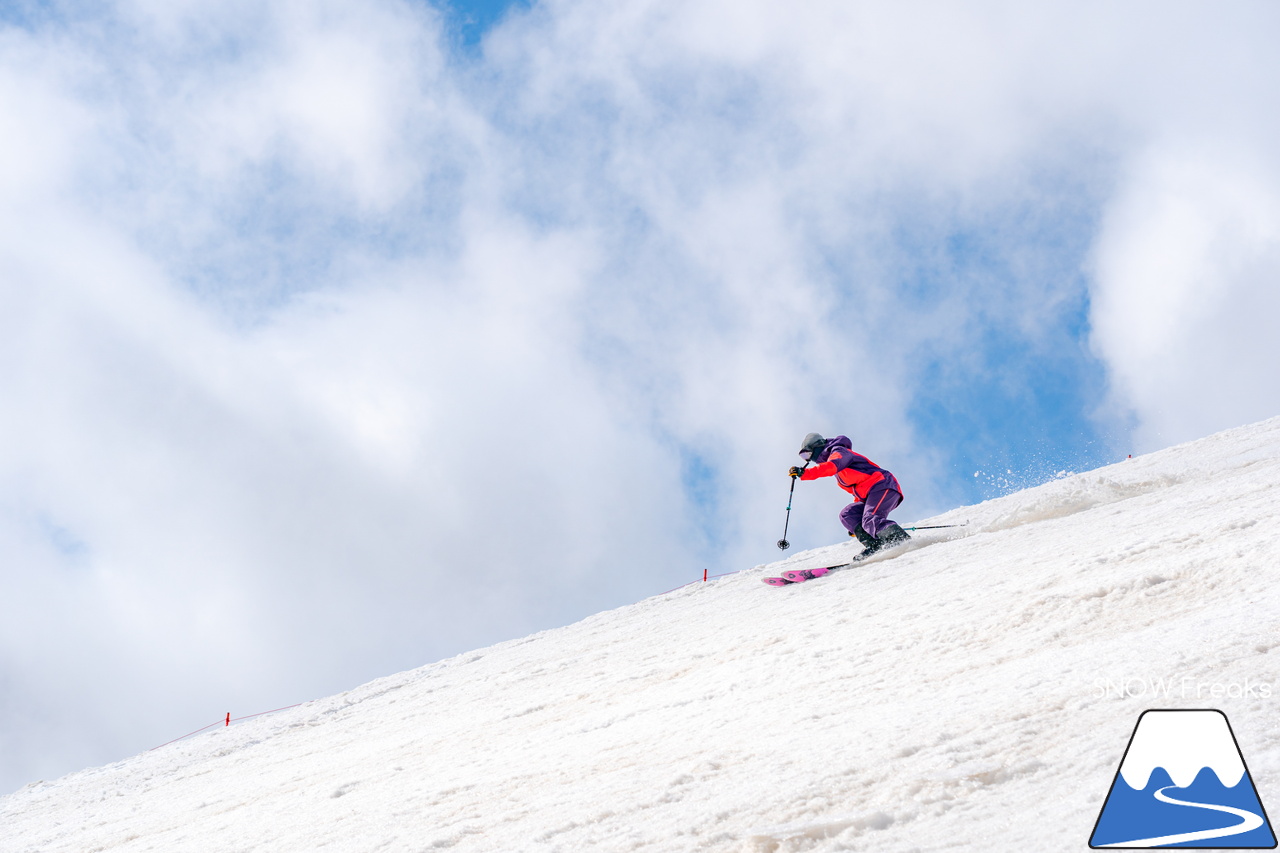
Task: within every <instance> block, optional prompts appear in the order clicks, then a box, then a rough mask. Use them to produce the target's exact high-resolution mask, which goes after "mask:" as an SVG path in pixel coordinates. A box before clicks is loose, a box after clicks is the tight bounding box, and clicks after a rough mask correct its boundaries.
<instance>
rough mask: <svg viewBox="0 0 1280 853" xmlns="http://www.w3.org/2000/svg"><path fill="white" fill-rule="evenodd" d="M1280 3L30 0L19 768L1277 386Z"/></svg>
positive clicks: (976, 496)
mask: <svg viewBox="0 0 1280 853" xmlns="http://www.w3.org/2000/svg"><path fill="white" fill-rule="evenodd" d="M1277 33H1280V7H1277V6H1276V5H1275V4H1274V3H1269V2H1258V3H1248V2H1239V3H1233V4H1229V5H1227V6H1223V5H1212V4H1193V3H1169V2H1150V3H1140V2H1132V3H1126V4H1114V3H1103V2H1098V3H1090V2H1078V1H1077V2H1071V3H1065V2H1063V3H1038V4H1025V3H1016V2H1002V3H982V2H973V3H967V4H964V5H963V6H959V5H957V4H949V3H888V2H881V3H857V2H849V0H829V2H828V0H814V2H810V3H806V4H803V5H802V6H800V7H795V6H785V5H784V4H778V3H773V2H756V0H732V2H730V0H678V2H677V0H615V2H610V3H597V2H588V0H537V2H533V3H531V4H526V3H522V2H516V3H514V4H507V3H503V2H485V3H475V4H470V5H468V4H466V3H462V2H459V3H457V4H456V5H430V4H428V3H426V2H422V1H421V0H359V2H357V0H269V2H261V0H253V2H247V0H224V2H220V3H213V4H210V3H204V2H193V0H115V2H95V3H80V2H70V0H68V2H58V0H53V2H35V0H26V2H23V0H0V126H2V128H3V131H2V132H0V580H2V581H3V590H2V592H0V792H4V791H9V790H13V789H15V788H16V787H18V786H20V785H22V784H25V783H27V782H29V781H33V780H35V779H41V778H46V779H47V778H51V777H54V776H57V775H60V774H63V773H66V772H69V771H72V770H76V769H80V768H82V767H86V766H90V765H93V764H100V763H104V762H107V761H111V760H114V759H117V758H121V757H123V756H126V755H129V754H132V753H134V752H137V751H140V750H142V749H146V748H148V747H152V746H155V745H157V744H159V743H162V742H164V741H166V740H168V739H170V738H171V737H175V736H177V735H180V734H183V733H185V732H186V731H188V730H190V729H194V728H197V727H198V726H200V725H204V724H205V723H208V722H212V721H213V720H215V719H217V718H219V717H220V716H221V715H222V714H224V713H226V712H227V711H231V712H232V713H233V714H234V715H237V716H239V715H241V714H248V713H253V712H256V711H262V710H267V709H270V708H274V707H279V706H282V705H287V704H291V703H293V702H299V701H303V700H306V699H310V698H315V697H318V696H323V695H328V694H331V693H335V692H338V691H341V690H344V689H346V688H349V687H352V686H355V685H356V684H359V683H361V682H363V681H365V680H368V679H371V678H374V677H377V676H380V675H385V674H389V673H392V672H395V671H398V670H402V669H406V668H410V667H414V666H418V665H421V664H424V663H428V662H430V661H433V660H437V659H439V658H441V657H444V656H448V655H451V654H454V653H457V652H460V651H464V650H467V649H470V648H474V647H477V646H480V645H484V644H488V643H491V642H495V641H498V640H502V639H508V638H512V637H518V636H523V635H525V634H528V633H530V632H533V631H536V630H540V629H544V628H548V627H553V626H557V625H561V624H565V623H566V622H569V621H572V620H574V619H577V618H580V617H582V616H584V615H587V614H589V613H593V612H596V611H599V610H601V609H604V608H608V607H612V606H617V605H620V604H623V603H628V602H632V601H635V600H637V599H639V598H641V597H644V596H646V595H650V594H653V593H657V592H662V591H663V590H665V589H668V588H670V587H673V586H676V585H677V584H680V583H683V582H685V581H688V580H692V579H694V578H696V577H700V576H701V573H702V571H703V569H704V568H707V569H709V570H710V571H711V572H712V573H716V572H721V571H729V570H733V569H740V568H744V567H749V566H752V565H755V564H758V563H761V562H765V561H767V560H769V559H771V558H773V557H774V556H776V555H777V554H778V552H777V550H776V548H775V547H774V542H775V541H776V540H777V539H778V537H779V535H780V534H781V532H782V529H781V528H782V522H783V510H784V509H785V506H786V498H787V495H786V492H787V486H788V481H787V478H786V476H785V472H786V468H787V467H788V466H789V465H791V464H793V463H794V462H795V461H796V457H795V451H796V449H797V448H798V445H799V443H800V439H801V437H802V436H803V435H804V434H805V433H806V432H809V431H814V430H816V431H818V432H822V433H824V434H828V435H834V434H837V433H846V434H848V435H850V436H851V437H852V438H853V440H854V444H855V447H857V448H858V449H859V450H862V451H863V452H865V453H867V454H868V455H870V456H871V457H872V458H873V459H876V460H877V461H879V462H880V463H882V464H884V465H885V466H886V467H889V468H891V469H892V470H894V471H895V472H896V473H897V474H898V475H899V477H900V479H901V480H902V481H903V483H904V487H905V489H906V493H907V501H906V503H905V504H904V506H903V507H902V509H901V510H900V511H899V512H898V513H897V515H896V517H897V518H898V519H899V520H901V521H903V522H910V521H913V520H915V519H918V518H923V517H926V516H927V515H928V514H930V513H932V512H936V511H938V510H942V509H946V508H949V507H953V506H956V505H959V504H963V503H968V502H975V501H978V500H982V499H983V498H985V497H990V496H992V495H994V494H996V493H998V492H1000V491H1002V490H1006V489H1009V488H1013V487H1017V486H1021V485H1028V484H1032V483H1035V482H1039V481H1041V480H1043V479H1045V478H1047V477H1051V476H1053V474H1054V473H1055V472H1056V471H1060V470H1081V469H1085V468H1089V467H1093V466H1096V465H1098V464H1102V463H1106V462H1110V461H1113V460H1115V459H1119V458H1123V457H1124V456H1125V454H1127V453H1138V452H1142V451H1146V450H1151V449H1156V448H1159V447H1164V446H1167V445H1169V444H1173V443H1176V442H1178V441H1182V440H1186V439H1191V438H1195V437H1199V436H1202V435H1205V434H1207V433H1210V432H1212V431H1214V430H1217V429H1221V428H1225V427H1230V426H1235V425H1239V424H1243V423H1246V422H1250V421H1255V420H1260V419H1262V418H1265V417H1269V416H1272V415H1276V414H1278V413H1280V380H1277V378H1276V372H1275V368H1274V364H1275V363H1277V360H1278V359H1280V352H1278V351H1280V339H1278V338H1277V335H1276V334H1275V333H1274V326H1275V322H1276V321H1275V318H1276V317H1278V316H1280V286H1277V276H1278V275H1280V110H1277V109H1275V93H1276V92H1277V91H1280V60H1278V59H1276V55H1275V50H1274V42H1275V37H1276V34H1277ZM840 495H841V493H840V492H838V490H837V489H835V487H834V486H832V485H831V484H829V483H814V484H809V483H806V484H803V486H802V487H801V488H800V489H798V490H797V494H796V499H795V509H794V511H793V517H792V527H791V533H790V539H791V540H792V542H793V543H794V544H795V545H796V546H797V547H811V546H816V545H821V544H828V543H830V542H833V541H837V540H838V539H839V538H840V537H841V536H843V531H842V529H841V528H840V526H839V524H838V522H837V520H836V518H835V513H836V512H837V511H838V509H839V507H840V506H841V505H842V504H843V501H841V500H840Z"/></svg>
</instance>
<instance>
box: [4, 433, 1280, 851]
mask: <svg viewBox="0 0 1280 853" xmlns="http://www.w3.org/2000/svg"><path fill="white" fill-rule="evenodd" d="M1277 510H1280V419H1274V420H1271V421H1267V422H1264V423H1262V424H1257V425H1254V426H1250V427H1245V428H1241V429H1237V430H1232V431H1230V432H1226V433H1221V434H1219V435H1215V436H1212V437H1210V438H1207V439H1204V440H1201V441H1197V442H1194V443H1190V444H1186V445H1182V446H1179V447H1174V448H1171V449H1168V450H1165V451H1161V452H1159V453H1155V454H1151V455H1149V456H1145V457H1141V458H1137V459H1132V460H1127V461H1125V462H1121V463H1119V464H1116V465H1113V466H1110V467H1108V468H1103V469H1100V470H1097V471H1092V472H1089V473H1085V474H1080V475H1076V476H1072V477H1069V478H1064V479H1062V480H1058V481H1055V482H1052V483H1049V484H1046V485H1043V486H1040V487H1038V488H1035V489H1030V490H1028V491H1025V492H1020V493H1018V494H1014V495H1010V496H1008V497H1005V498H1002V499H999V500H994V501H989V502H987V503H984V504H981V505H979V506H976V507H966V508H963V509H959V510H956V511H954V512H952V513H949V514H947V515H945V516H942V517H939V518H937V519H934V520H933V523H938V524H945V523H951V522H961V521H966V520H967V522H968V526H967V527H966V528H964V535H963V537H960V538H954V539H950V540H945V541H944V540H942V539H941V537H935V538H934V539H933V540H930V543H929V544H924V540H925V535H924V534H919V535H918V539H917V543H916V545H915V547H914V548H912V549H911V550H906V551H903V552H900V553H895V554H890V555H885V556H882V557H880V558H877V559H875V560H873V561H870V562H868V563H867V564H866V565H864V566H863V567H860V568H858V569H855V570H849V571H845V572H840V573H836V574H833V575H831V576H829V577H827V578H824V579H821V580H818V581H814V582H811V583H808V584H801V585H797V586H791V587H784V588H780V589H775V588H771V587H768V586H766V585H764V584H762V583H761V582H760V578H762V577H764V576H766V575H768V574H776V573H777V572H778V571H779V570H780V569H781V568H784V567H786V568H790V567H803V566H816V565H823V564H827V563H830V562H832V561H833V558H834V557H836V556H837V555H842V554H847V553H850V549H851V546H850V545H849V544H847V543H841V544H839V545H836V546H832V547H829V548H825V549H821V550H817V551H810V552H807V553H803V554H797V555H796V556H794V557H792V558H790V559H789V560H787V561H785V563H783V564H775V565H773V566H769V567H759V568H756V569H753V570H750V571H746V572H742V573H740V574H737V575H734V576H731V577H727V578H724V579H721V580H718V581H713V582H710V583H706V584H701V583H700V584H696V585H693V586H689V587H686V588H684V589H682V590H679V591H676V592H674V593H670V594H668V595H665V596H658V597H655V598H651V599H648V600H646V601H642V602H640V603H638V604H635V605H633V606H630V607H624V608H621V609H619V610H615V611H612V612H607V613H601V614H599V615H597V616H594V617H592V618H590V619H586V620H584V621H582V622H580V623H578V624H575V625H571V626H569V627H566V628H563V629H559V630H555V631H547V632H544V633H541V634H536V635H534V636H531V637H528V638H525V639H523V640H519V641H515V642H510V643H505V644H502V645H498V646H494V647H492V648H488V649H483V650H480V651H477V652H474V653H472V654H467V655H462V656H460V657H458V658H454V659H452V660H447V661H443V662H440V663H437V664H433V665H430V666H426V667H423V668H421V669H418V670H415V671H412V672H406V673H401V674H399V675H394V676H390V677H388V678H384V679H381V680H378V681H375V682H372V683H369V684H366V685H364V686H362V687H358V688H356V689H355V690H352V691H350V692H348V693H345V694H342V695H339V696H334V697H332V698H329V699H324V700H320V701H316V702H312V703H309V704H307V705H304V706H302V707H299V708H296V709H293V710H290V711H285V712H282V713H279V714H276V715H274V716H269V717H264V718H262V719H260V720H257V721H254V722H250V723H244V724H242V725H239V726H233V727H231V728H229V729H217V730H214V731H211V732H209V733H207V734H203V735H200V736H197V737H195V738H192V739H190V740H187V741H184V742H181V743H178V744H175V745H172V746H168V747H165V748H162V749H159V750H156V751H152V752H148V753H145V754H142V755H139V756H136V757H134V758H131V759H128V760H126V761H122V762H120V763H118V764H114V765H111V766H108V767H103V768H98V769H93V770H86V771H83V772H80V773H76V774H72V775H70V776H68V777H66V778H63V779H60V780H57V781H52V782H38V783H35V784H32V785H29V786H27V787H26V788H23V789H22V790H20V791H18V792H16V793H13V794H12V795H10V796H7V797H4V798H3V799H0V850H3V851H4V853H37V851H38V853H54V851H74V853H84V851H90V850H95V851H98V850H101V851H121V853H123V851H147V850H153V851H165V853H177V851H201V853H206V851H210V850H216V851H261V853H268V851H270V853H285V851H299V853H300V851H315V850H321V849H327V850H340V851H370V852H372V851H413V853H418V851H427V850H437V849H450V850H457V851H577V850H582V851H631V850H643V851H663V853H670V851H775V850H776V851H791V850H822V851H828V850H830V851H834V850H876V851H909V850H1028V851H1030V850H1036V851H1048V850H1076V851H1078V850H1084V849H1087V843H1088V839H1089V835H1090V832H1091V830H1092V828H1093V823H1094V820H1095V819H1096V818H1097V815H1098V810H1099V808H1100V806H1101V804H1102V801H1103V799H1104V798H1105V796H1106V794H1107V790H1108V787H1109V786H1110V784H1111V782H1112V779H1113V777H1114V775H1115V773H1116V770H1117V767H1118V765H1119V761H1120V757H1121V755H1122V753H1123V751H1124V747H1125V745H1126V742H1127V740H1128V737H1129V735H1130V733H1131V732H1132V730H1133V727H1134V725H1135V723H1136V721H1137V719H1138V715H1139V714H1140V713H1141V711H1143V710H1144V709H1147V708H1152V707H1158V708H1172V707H1187V708H1206V707H1214V708H1220V709H1222V710H1223V711H1224V712H1225V713H1226V714H1227V716H1228V717H1229V719H1230V721H1231V724H1232V727H1233V729H1234V731H1235V734H1236V737H1237V738H1238V739H1239V743H1240V747H1241V749H1242V750H1243V754H1244V757H1245V759H1246V762H1247V764H1248V767H1249V770H1250V772H1251V773H1252V776H1253V778H1254V780H1255V782H1256V784H1257V788H1258V792H1259V794H1260V795H1261V798H1262V801H1263V804H1264V805H1266V806H1268V807H1269V809H1270V813H1271V815H1272V816H1273V817H1275V816H1276V815H1277V814H1280V713H1278V712H1280V584H1278V583H1277V580H1280V532H1278V531H1277V526H1276V516H1277ZM900 517H901V518H903V519H904V520H905V519H908V518H909V516H907V515H901V516H900ZM922 523H923V522H922ZM831 526H832V529H833V532H834V531H836V530H838V523H837V522H836V519H834V518H832V519H831ZM762 535H763V534H762Z"/></svg>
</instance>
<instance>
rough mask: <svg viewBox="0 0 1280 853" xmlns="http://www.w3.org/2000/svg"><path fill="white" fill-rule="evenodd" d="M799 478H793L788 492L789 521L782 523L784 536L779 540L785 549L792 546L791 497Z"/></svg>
mask: <svg viewBox="0 0 1280 853" xmlns="http://www.w3.org/2000/svg"><path fill="white" fill-rule="evenodd" d="M808 467H809V463H808V462H806V463H804V468H808ZM804 468H801V469H800V470H801V471H803V470H804ZM798 479H800V478H799V477H792V478H791V491H790V492H789V493H788V494H787V523H786V524H784V525H782V538H781V539H779V540H778V547H779V548H780V549H782V550H783V551H785V550H787V549H788V548H790V547H791V543H790V542H788V541H787V528H789V527H790V526H791V499H792V498H793V497H795V494H796V480H798Z"/></svg>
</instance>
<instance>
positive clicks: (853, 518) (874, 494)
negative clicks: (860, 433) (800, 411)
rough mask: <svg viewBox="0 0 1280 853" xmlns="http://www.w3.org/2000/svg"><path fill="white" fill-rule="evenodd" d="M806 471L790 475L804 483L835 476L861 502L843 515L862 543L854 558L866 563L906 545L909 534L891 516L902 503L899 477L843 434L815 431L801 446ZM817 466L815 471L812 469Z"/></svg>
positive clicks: (842, 520)
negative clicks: (886, 550) (824, 434)
mask: <svg viewBox="0 0 1280 853" xmlns="http://www.w3.org/2000/svg"><path fill="white" fill-rule="evenodd" d="M800 458H801V459H803V460H804V461H805V465H804V467H803V468H801V467H798V466H793V467H792V468H791V470H790V471H789V472H788V473H789V474H790V475H791V476H792V477H799V478H800V479H801V480H816V479H818V478H819V477H830V476H833V475H834V476H835V478H836V483H837V484H838V485H839V486H840V488H842V489H844V490H845V491H846V492H848V493H849V494H851V495H853V496H854V497H855V498H857V499H858V500H857V501H856V502H855V503H851V504H849V505H848V506H847V507H845V508H844V509H843V510H841V512H840V523H841V524H843V525H844V526H845V529H846V530H848V531H849V535H850V536H856V537H857V539H858V541H859V542H861V543H862V546H863V551H862V553H860V554H858V555H857V556H856V557H854V558H853V560H854V562H857V561H858V560H865V559H866V558H867V557H870V556H871V555H872V554H874V553H876V552H877V551H879V550H880V549H881V548H886V547H891V546H893V545H899V544H901V543H903V542H906V541H907V540H908V539H910V538H911V537H910V536H908V535H907V531H905V530H903V529H902V528H901V527H899V526H898V523H897V522H895V521H890V520H889V513H891V512H893V510H894V509H895V508H897V506H898V504H900V503H902V486H900V485H898V478H897V477H895V476H893V475H892V474H890V473H889V472H888V471H886V470H885V469H883V468H881V467H880V466H879V465H877V464H876V463H874V462H872V461H871V460H870V459H868V458H867V457H865V456H863V455H862V454H860V453H854V452H853V444H852V443H851V442H850V441H849V439H848V438H847V437H845V436H843V435H838V436H836V437H835V438H832V439H826V438H823V437H822V436H820V435H818V434H817V433H816V432H811V433H809V434H808V435H806V436H805V437H804V444H802V445H801V446H800ZM810 465H813V467H812V468H810V467H809V466H810Z"/></svg>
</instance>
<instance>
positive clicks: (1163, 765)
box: [1089, 709, 1276, 850]
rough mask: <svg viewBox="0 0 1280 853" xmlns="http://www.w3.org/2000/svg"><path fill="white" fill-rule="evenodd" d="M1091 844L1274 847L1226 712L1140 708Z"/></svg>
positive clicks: (1090, 839) (1251, 779)
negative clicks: (1139, 714)
mask: <svg viewBox="0 0 1280 853" xmlns="http://www.w3.org/2000/svg"><path fill="white" fill-rule="evenodd" d="M1089 846H1090V847H1091V848H1094V849H1100V848H1113V847H1127V848H1144V849H1146V848H1154V847H1192V848H1195V847H1201V848H1205V847H1208V848H1213V849H1226V848H1230V849H1246V850H1270V849H1274V848H1275V846H1276V836H1275V833H1274V832H1272V830H1271V823H1270V821H1268V820H1267V813H1266V811H1265V810H1264V809H1263V807H1262V800H1261V799H1259V798H1258V790H1257V788H1255V787H1254V784H1253V777H1252V776H1250V775H1249V768H1247V767H1246V766H1245V763H1244V756H1243V755H1242V754H1241V752H1240V745H1239V744H1238V743H1237V742H1236V736H1235V733H1234V732H1232V731H1231V724H1230V723H1229V722H1228V721H1227V715H1226V714H1224V713H1222V712H1221V711H1218V710H1199V709H1197V710H1156V709H1152V710H1148V711H1143V712H1142V715H1141V716H1139V717H1138V724H1137V726H1135V727H1134V729H1133V735H1132V736H1131V737H1130V738H1129V746H1128V747H1126V749H1125V751H1124V757H1123V758H1122V759H1120V769H1119V770H1117V771H1116V776H1115V779H1113V780H1112V782H1111V790H1110V791H1109V792H1108V793H1107V799H1106V802H1104V803H1103V805H1102V811H1101V812H1100V813H1099V814H1098V820H1097V823H1095V824H1094V827H1093V835H1092V836H1090V838H1089Z"/></svg>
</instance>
